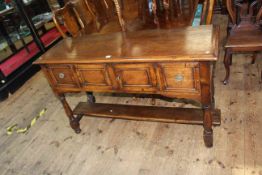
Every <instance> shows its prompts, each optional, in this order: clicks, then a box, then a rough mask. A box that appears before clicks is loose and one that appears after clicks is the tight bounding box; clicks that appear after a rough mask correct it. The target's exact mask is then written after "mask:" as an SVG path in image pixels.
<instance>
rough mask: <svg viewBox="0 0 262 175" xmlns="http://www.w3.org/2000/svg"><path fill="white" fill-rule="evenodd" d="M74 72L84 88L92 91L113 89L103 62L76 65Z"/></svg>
mask: <svg viewBox="0 0 262 175" xmlns="http://www.w3.org/2000/svg"><path fill="white" fill-rule="evenodd" d="M76 72H77V74H78V76H79V79H80V84H81V86H82V87H83V88H84V89H87V90H93V91H96V90H111V89H113V87H112V81H111V79H110V77H109V74H108V69H107V66H106V65H105V64H85V65H77V66H76Z"/></svg>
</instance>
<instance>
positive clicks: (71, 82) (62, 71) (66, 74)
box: [47, 65, 79, 88]
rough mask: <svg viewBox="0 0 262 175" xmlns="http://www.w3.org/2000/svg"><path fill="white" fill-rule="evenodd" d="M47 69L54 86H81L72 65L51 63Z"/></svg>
mask: <svg viewBox="0 0 262 175" xmlns="http://www.w3.org/2000/svg"><path fill="white" fill-rule="evenodd" d="M47 70H48V72H49V74H50V77H51V81H52V83H53V84H54V86H56V87H59V88H79V84H78V81H77V78H76V77H75V74H74V71H73V69H72V66H70V65H49V66H48V67H47Z"/></svg>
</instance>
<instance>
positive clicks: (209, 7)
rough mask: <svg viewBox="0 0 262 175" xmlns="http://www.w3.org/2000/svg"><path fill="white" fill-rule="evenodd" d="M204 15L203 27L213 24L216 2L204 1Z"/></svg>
mask: <svg viewBox="0 0 262 175" xmlns="http://www.w3.org/2000/svg"><path fill="white" fill-rule="evenodd" d="M202 4H203V7H202V14H201V21H200V24H201V25H208V24H212V18H213V12H214V5H215V0H203V1H202Z"/></svg>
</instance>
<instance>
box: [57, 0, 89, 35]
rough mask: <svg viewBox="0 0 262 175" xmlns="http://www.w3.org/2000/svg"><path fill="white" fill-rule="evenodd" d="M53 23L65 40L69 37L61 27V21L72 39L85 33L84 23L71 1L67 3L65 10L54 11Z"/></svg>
mask: <svg viewBox="0 0 262 175" xmlns="http://www.w3.org/2000/svg"><path fill="white" fill-rule="evenodd" d="M53 21H54V23H55V25H56V27H57V29H58V31H59V32H60V33H61V35H62V36H63V37H64V38H66V37H67V35H66V34H65V32H64V31H63V29H62V27H61V25H60V22H61V21H62V22H63V24H64V26H65V27H66V29H67V31H68V32H69V33H70V34H71V35H72V37H76V36H78V35H80V34H82V33H83V32H84V30H83V29H84V28H85V26H84V23H83V21H82V19H81V18H80V16H79V13H78V12H77V10H76V8H75V4H74V3H73V2H71V1H69V2H67V3H66V4H65V6H64V7H63V8H60V9H57V10H55V11H53Z"/></svg>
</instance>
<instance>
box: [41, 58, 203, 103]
mask: <svg viewBox="0 0 262 175" xmlns="http://www.w3.org/2000/svg"><path fill="white" fill-rule="evenodd" d="M42 68H43V69H44V71H45V72H46V75H47V78H48V79H49V82H50V84H51V86H52V87H53V88H54V89H55V90H56V91H58V92H61V93H63V92H77V91H90V92H124V93H148V94H161V95H164V96H168V97H178V98H192V99H195V100H198V101H200V100H201V91H200V78H199V75H200V72H199V63H197V62H168V63H126V64H118V63H116V64H76V65H70V64H68V65H67V64H65V65H60V64H57V65H56V64H51V65H42Z"/></svg>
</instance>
